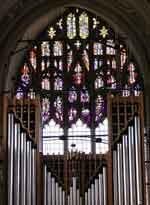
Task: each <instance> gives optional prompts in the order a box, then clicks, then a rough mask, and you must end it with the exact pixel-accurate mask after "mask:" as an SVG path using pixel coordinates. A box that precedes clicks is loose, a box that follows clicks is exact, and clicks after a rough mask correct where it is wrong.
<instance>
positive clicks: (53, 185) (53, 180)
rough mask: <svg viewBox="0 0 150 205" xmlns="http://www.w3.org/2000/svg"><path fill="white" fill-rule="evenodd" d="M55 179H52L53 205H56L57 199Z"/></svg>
mask: <svg viewBox="0 0 150 205" xmlns="http://www.w3.org/2000/svg"><path fill="white" fill-rule="evenodd" d="M55 194H56V193H55V178H54V177H52V205H55V200H56V199H55V198H56V195H55Z"/></svg>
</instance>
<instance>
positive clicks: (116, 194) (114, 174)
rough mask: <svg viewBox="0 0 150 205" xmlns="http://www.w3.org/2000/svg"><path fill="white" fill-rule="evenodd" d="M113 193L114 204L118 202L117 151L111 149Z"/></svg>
mask: <svg viewBox="0 0 150 205" xmlns="http://www.w3.org/2000/svg"><path fill="white" fill-rule="evenodd" d="M113 184H114V185H113V189H114V191H113V193H114V204H118V168H117V151H116V150H114V151H113Z"/></svg>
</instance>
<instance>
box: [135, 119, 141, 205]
mask: <svg viewBox="0 0 150 205" xmlns="http://www.w3.org/2000/svg"><path fill="white" fill-rule="evenodd" d="M134 130H135V152H136V187H137V204H143V196H142V160H141V149H140V146H141V139H140V137H141V136H140V118H139V117H138V116H135V119H134Z"/></svg>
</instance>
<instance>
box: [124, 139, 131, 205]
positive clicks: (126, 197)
mask: <svg viewBox="0 0 150 205" xmlns="http://www.w3.org/2000/svg"><path fill="white" fill-rule="evenodd" d="M128 157H129V156H128V136H127V135H123V162H124V163H123V180H124V183H123V184H124V204H125V205H128V204H129V190H130V189H129V160H128V159H129V158H128Z"/></svg>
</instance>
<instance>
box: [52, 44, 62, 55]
mask: <svg viewBox="0 0 150 205" xmlns="http://www.w3.org/2000/svg"><path fill="white" fill-rule="evenodd" d="M62 51H63V46H62V43H61V41H55V43H54V56H62Z"/></svg>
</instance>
